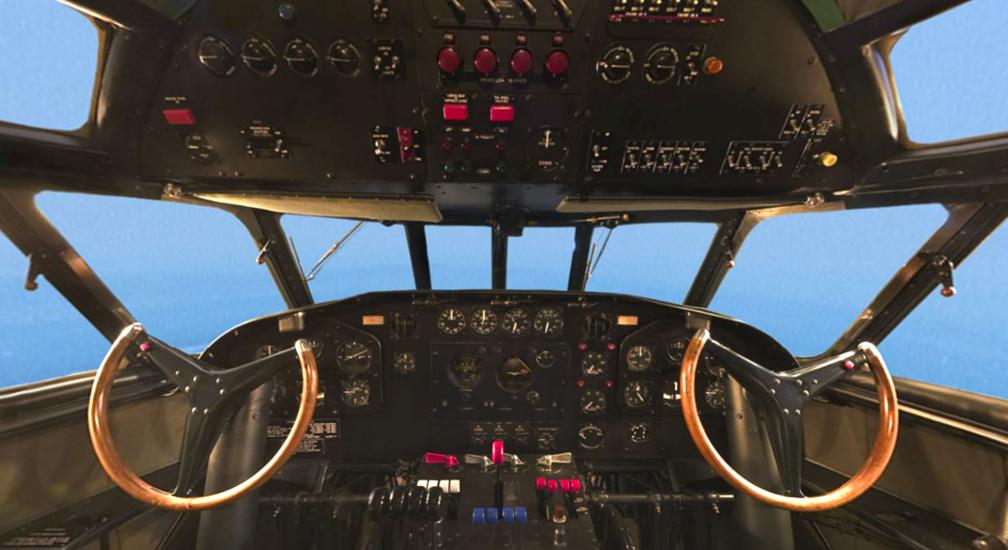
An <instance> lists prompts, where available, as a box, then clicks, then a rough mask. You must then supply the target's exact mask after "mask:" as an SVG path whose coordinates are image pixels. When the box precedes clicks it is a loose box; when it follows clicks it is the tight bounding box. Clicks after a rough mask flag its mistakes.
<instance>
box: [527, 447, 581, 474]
mask: <svg viewBox="0 0 1008 550" xmlns="http://www.w3.org/2000/svg"><path fill="white" fill-rule="evenodd" d="M571 462H574V455H573V454H572V453H570V452H566V453H556V454H551V455H542V456H540V457H539V458H538V459H537V460H536V464H537V465H539V467H540V468H542V469H543V470H545V471H547V472H550V471H553V465H554V464H570V463H571Z"/></svg>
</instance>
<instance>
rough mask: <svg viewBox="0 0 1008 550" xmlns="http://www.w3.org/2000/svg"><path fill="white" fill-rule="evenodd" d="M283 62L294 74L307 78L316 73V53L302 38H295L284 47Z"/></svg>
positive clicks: (317, 57) (310, 44) (317, 58)
mask: <svg viewBox="0 0 1008 550" xmlns="http://www.w3.org/2000/svg"><path fill="white" fill-rule="evenodd" d="M284 61H286V62H287V66H288V67H290V68H291V70H292V71H294V72H295V73H297V74H299V75H301V76H304V77H308V76H315V73H317V72H318V61H319V56H318V52H317V51H315V46H312V43H311V42H309V41H307V40H305V39H304V38H295V39H293V40H291V41H290V42H288V43H287V45H286V46H284Z"/></svg>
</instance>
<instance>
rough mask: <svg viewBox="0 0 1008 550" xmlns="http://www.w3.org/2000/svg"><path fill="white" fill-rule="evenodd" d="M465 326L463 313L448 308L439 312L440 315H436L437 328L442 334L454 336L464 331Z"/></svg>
mask: <svg viewBox="0 0 1008 550" xmlns="http://www.w3.org/2000/svg"><path fill="white" fill-rule="evenodd" d="M465 326H466V318H465V313H462V312H461V311H460V310H457V309H455V308H453V307H450V308H448V309H443V310H441V313H440V314H438V319H437V328H438V330H440V331H441V332H442V333H443V334H448V335H450V336H454V335H456V334H459V333H461V332H462V331H463V330H465Z"/></svg>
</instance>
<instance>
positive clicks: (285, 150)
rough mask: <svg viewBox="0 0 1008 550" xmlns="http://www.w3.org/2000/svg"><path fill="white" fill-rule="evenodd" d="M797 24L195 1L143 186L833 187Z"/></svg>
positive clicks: (828, 116)
mask: <svg viewBox="0 0 1008 550" xmlns="http://www.w3.org/2000/svg"><path fill="white" fill-rule="evenodd" d="M800 10H801V8H800V6H799V5H798V4H797V3H794V2H785V1H781V0H767V1H761V2H739V1H736V0H371V1H370V2H350V1H345V0H340V1H330V0H304V1H301V2H296V3H280V4H278V3H276V2H265V1H254V2H248V1H241V2H238V1H237V0H235V1H213V2H211V1H205V0H204V1H199V2H196V3H195V5H194V7H193V8H192V9H191V10H190V11H189V12H188V13H186V14H185V15H184V16H183V18H182V24H181V35H180V39H179V41H178V44H177V47H176V49H175V53H174V54H173V61H172V62H171V64H170V68H169V70H168V71H167V72H166V73H165V74H164V75H163V77H162V80H161V83H160V86H159V92H158V95H157V96H156V98H155V101H154V105H153V108H152V109H151V112H150V114H149V116H148V120H147V124H146V127H145V131H144V133H143V136H142V139H141V157H142V166H143V168H142V170H143V172H144V173H145V174H144V175H146V176H148V177H151V178H160V179H166V178H167V179H168V180H170V181H179V182H183V183H186V182H188V183H197V182H198V183H203V184H210V185H214V184H215V183H216V184H219V185H225V184H228V185H231V186H234V185H237V184H239V183H240V182H242V181H249V182H259V181H284V182H289V183H291V186H292V187H293V188H296V187H297V186H296V185H294V183H295V182H299V183H304V182H311V183H313V184H321V185H324V186H325V188H326V189H327V190H331V191H346V192H367V193H400V194H409V193H423V194H427V195H432V196H440V195H442V194H447V195H448V196H447V197H445V198H444V200H446V201H450V200H459V201H463V202H464V201H465V200H470V199H466V198H465V196H464V194H457V193H447V191H449V190H452V189H454V188H453V186H461V185H467V186H470V187H468V188H464V189H473V190H479V189H481V187H480V185H481V184H501V183H507V184H509V185H510V184H513V186H514V187H515V188H516V189H519V190H522V191H524V192H526V193H525V194H524V196H526V199H527V200H529V201H534V200H543V201H546V202H545V203H544V204H542V205H538V206H542V207H549V208H550V209H552V207H554V206H555V205H556V204H557V202H558V201H559V200H560V198H562V197H564V196H570V195H588V194H627V193H646V194H649V195H684V194H691V193H692V194H707V195H710V194H713V195H718V194H721V195H738V194H740V193H760V194H762V193H772V192H779V191H786V190H793V189H796V188H799V187H803V186H809V185H814V186H824V185H825V186H828V185H831V184H832V183H836V182H841V181H843V180H844V179H845V178H846V177H847V176H848V175H849V172H848V168H847V163H846V160H847V159H848V158H849V151H848V150H847V146H846V145H845V141H844V139H843V137H842V135H841V134H842V131H843V128H842V123H841V120H840V116H839V113H838V110H837V105H836V101H835V98H834V96H833V92H832V90H831V88H830V84H829V80H828V78H827V74H826V70H825V68H824V67H823V66H822V62H821V61H820V59H819V57H818V55H817V53H816V51H815V50H814V48H813V46H812V45H811V43H810V41H809V39H808V37H807V33H808V30H807V29H808V27H807V25H805V24H804V23H803V22H805V21H806V20H808V15H807V14H806V13H804V12H801V11H800ZM535 188H539V189H543V190H547V192H545V193H527V191H529V190H531V189H535ZM532 195H534V197H533V196H532Z"/></svg>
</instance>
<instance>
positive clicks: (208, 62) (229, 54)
mask: <svg viewBox="0 0 1008 550" xmlns="http://www.w3.org/2000/svg"><path fill="white" fill-rule="evenodd" d="M196 58H197V59H199V62H200V64H201V65H203V66H204V67H206V69H207V70H208V71H210V72H211V73H213V74H215V75H217V76H231V75H232V74H234V72H235V69H236V68H237V66H236V65H235V55H234V50H232V49H231V46H230V45H229V44H228V43H227V42H226V41H225V40H224V39H223V38H218V37H216V36H207V37H206V38H204V39H203V40H200V43H199V46H198V47H197V48H196Z"/></svg>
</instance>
